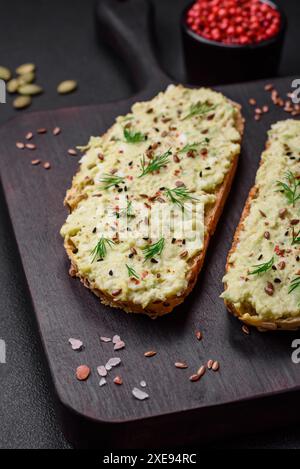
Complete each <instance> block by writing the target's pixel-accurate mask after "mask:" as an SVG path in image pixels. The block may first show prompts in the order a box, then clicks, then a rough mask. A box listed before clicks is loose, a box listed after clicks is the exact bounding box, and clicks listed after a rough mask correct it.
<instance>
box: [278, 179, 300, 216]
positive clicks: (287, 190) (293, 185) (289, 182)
mask: <svg viewBox="0 0 300 469" xmlns="http://www.w3.org/2000/svg"><path fill="white" fill-rule="evenodd" d="M284 178H285V180H286V182H282V181H277V185H278V186H279V187H280V189H279V190H280V191H283V193H284V195H285V196H286V198H287V200H288V203H289V204H291V205H293V207H294V206H295V203H296V202H297V200H299V199H300V191H299V186H300V181H298V180H297V179H296V177H295V175H294V174H293V173H292V172H291V171H287V172H286V173H285V175H284Z"/></svg>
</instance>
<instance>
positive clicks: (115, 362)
mask: <svg viewBox="0 0 300 469" xmlns="http://www.w3.org/2000/svg"><path fill="white" fill-rule="evenodd" d="M120 363H121V358H119V357H113V358H110V359H109V360H108V362H107V365H109V366H111V367H114V366H118V365H120Z"/></svg>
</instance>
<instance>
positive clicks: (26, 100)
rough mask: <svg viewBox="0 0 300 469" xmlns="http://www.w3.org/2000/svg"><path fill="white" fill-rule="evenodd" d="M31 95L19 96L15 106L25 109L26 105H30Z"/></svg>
mask: <svg viewBox="0 0 300 469" xmlns="http://www.w3.org/2000/svg"><path fill="white" fill-rule="evenodd" d="M30 104H31V97H30V96H18V97H17V98H16V99H14V101H13V107H14V108H15V109H24V108H25V107H28V106H30Z"/></svg>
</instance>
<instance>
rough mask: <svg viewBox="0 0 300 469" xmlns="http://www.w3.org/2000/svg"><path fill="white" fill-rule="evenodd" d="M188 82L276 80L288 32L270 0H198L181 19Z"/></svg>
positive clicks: (278, 11)
mask: <svg viewBox="0 0 300 469" xmlns="http://www.w3.org/2000/svg"><path fill="white" fill-rule="evenodd" d="M181 27H182V37H183V47H184V55H185V62H186V73H187V79H188V81H189V82H190V83H193V84H207V85H214V84H221V83H234V82H239V81H248V80H255V79H260V78H267V77H272V76H276V74H277V71H278V66H279V62H280V56H281V50H282V46H283V42H284V36H285V31H286V17H285V15H284V13H283V11H282V10H281V9H280V8H279V7H278V6H277V5H276V4H275V3H274V2H273V1H270V0H196V1H194V2H193V3H192V4H189V5H188V6H187V7H186V8H185V9H184V11H183V14H182V18H181Z"/></svg>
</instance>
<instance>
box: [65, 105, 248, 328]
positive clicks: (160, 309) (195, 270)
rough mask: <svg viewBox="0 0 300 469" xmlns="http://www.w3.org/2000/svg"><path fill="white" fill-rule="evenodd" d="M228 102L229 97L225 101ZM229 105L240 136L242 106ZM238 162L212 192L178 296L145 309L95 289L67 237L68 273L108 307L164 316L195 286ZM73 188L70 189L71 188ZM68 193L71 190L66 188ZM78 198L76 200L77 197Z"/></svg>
mask: <svg viewBox="0 0 300 469" xmlns="http://www.w3.org/2000/svg"><path fill="white" fill-rule="evenodd" d="M228 101H230V100H228ZM230 102H231V104H233V105H234V106H235V108H236V109H237V111H238V112H237V117H236V122H235V126H236V129H237V130H238V132H239V134H240V136H241V137H242V135H243V131H244V119H243V117H242V114H241V106H240V105H239V104H237V103H235V102H233V101H230ZM237 163H238V155H236V156H235V157H234V158H233V161H232V163H231V166H230V168H229V171H228V172H227V174H226V176H225V178H224V180H223V182H222V184H220V186H219V187H218V188H217V190H216V192H215V195H216V202H215V203H214V205H213V206H212V207H210V208H209V209H208V210H207V212H206V213H205V219H204V222H205V226H206V227H207V231H206V234H205V236H204V245H203V250H202V251H201V253H200V254H199V255H197V256H195V257H194V258H192V259H190V269H189V271H188V274H187V280H188V286H187V288H186V290H185V291H184V292H183V294H182V295H180V296H174V297H170V298H168V299H167V300H166V301H164V302H163V301H160V300H159V301H155V302H151V303H149V305H148V306H147V307H146V308H143V307H142V306H141V305H139V304H135V303H133V302H128V301H126V302H123V301H120V300H118V299H116V298H114V297H113V296H111V295H108V294H107V293H106V292H103V291H101V290H99V289H98V288H95V287H94V286H93V285H91V284H90V282H89V281H88V280H87V279H86V278H84V277H83V276H81V275H80V273H79V272H78V270H77V266H76V262H75V259H74V255H73V253H72V250H73V248H74V246H73V244H72V242H71V241H70V240H65V243H64V246H65V249H66V252H67V254H68V257H69V259H70V261H71V267H70V271H69V273H70V275H71V276H72V277H78V278H79V279H80V280H81V282H82V283H83V284H84V286H85V287H87V288H89V289H90V290H91V291H92V292H93V293H94V294H95V295H96V296H98V297H99V299H100V301H101V302H102V303H103V304H105V305H108V306H111V307H113V308H121V309H123V310H124V311H126V312H128V313H143V314H147V315H148V316H150V317H151V318H153V319H155V318H156V317H158V316H163V315H164V314H167V313H170V312H171V311H172V310H173V309H174V308H175V306H177V305H179V304H180V303H182V302H183V301H184V299H185V298H186V296H187V295H189V293H190V292H191V291H192V289H193V288H194V285H195V283H196V281H197V278H198V275H199V273H200V271H201V269H202V266H203V263H204V259H205V255H206V251H207V248H208V245H209V241H210V239H211V237H212V235H213V234H214V231H215V229H216V226H217V223H218V220H219V218H220V215H221V213H222V210H223V207H224V204H225V201H226V199H227V196H228V193H229V191H230V188H231V184H232V181H233V178H234V175H235V172H236V168H237ZM71 191H72V189H71ZM68 193H69V194H70V191H68ZM77 201H78V200H77ZM69 202H70V199H69V197H66V199H65V205H67V206H68V207H69V209H71V210H72V208H73V206H72V205H70V203H69Z"/></svg>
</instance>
